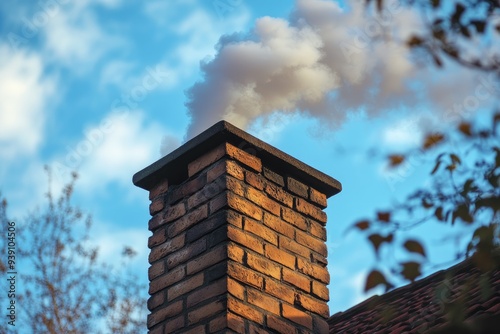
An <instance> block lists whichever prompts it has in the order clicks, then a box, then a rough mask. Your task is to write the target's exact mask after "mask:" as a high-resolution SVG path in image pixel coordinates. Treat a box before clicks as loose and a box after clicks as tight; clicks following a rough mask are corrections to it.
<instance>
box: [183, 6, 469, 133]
mask: <svg viewBox="0 0 500 334" xmlns="http://www.w3.org/2000/svg"><path fill="white" fill-rule="evenodd" d="M350 3H351V5H350V7H349V8H347V9H344V8H341V7H340V6H339V5H338V4H337V3H336V2H333V1H328V0H297V1H296V5H295V9H294V11H293V12H292V14H291V15H290V17H289V19H288V20H285V19H280V18H272V17H263V18H260V19H258V20H257V21H256V22H255V27H254V29H253V30H252V31H251V32H250V33H248V34H246V35H241V34H239V35H238V34H235V35H231V36H224V37H222V38H221V40H220V41H219V44H218V46H217V54H216V56H215V58H214V59H212V60H210V61H207V62H204V63H202V65H201V71H202V74H203V81H201V82H198V83H196V84H194V85H193V86H192V87H191V88H190V89H189V90H188V91H187V97H188V102H187V103H186V105H187V107H188V109H189V113H190V116H191V124H190V127H189V130H188V134H187V137H188V138H191V137H193V136H195V135H196V134H198V133H200V132H201V131H203V130H205V129H206V128H208V127H209V126H211V125H212V124H213V123H215V122H216V121H218V120H221V119H225V120H227V121H229V122H231V123H233V124H235V125H237V126H239V127H242V128H246V127H247V126H248V125H249V124H250V123H251V122H252V121H254V120H255V119H257V118H259V117H264V118H265V117H269V116H270V115H271V114H273V113H275V112H279V113H283V114H286V113H297V112H301V113H305V114H307V115H309V116H311V117H314V118H316V119H318V120H320V121H321V124H326V125H330V126H332V127H335V126H337V125H339V124H341V123H342V121H343V120H344V119H345V117H346V115H347V113H348V112H350V111H364V112H365V113H366V114H368V115H377V114H380V113H382V112H385V111H388V110H395V109H397V108H398V107H401V106H405V107H414V106H416V105H417V103H419V101H420V100H422V99H423V98H427V97H428V96H430V95H431V94H428V92H430V91H432V90H435V89H436V88H439V86H440V85H442V84H443V82H431V81H430V80H429V76H430V72H429V70H422V69H421V68H418V67H417V65H415V64H416V62H415V59H412V58H411V54H410V51H409V49H408V48H406V47H405V46H404V43H402V42H401V41H404V40H406V38H408V37H409V36H410V35H411V34H413V33H415V32H416V31H417V30H418V29H421V27H422V24H421V23H420V21H419V20H418V15H416V14H413V13H412V12H410V11H409V10H407V9H404V8H402V7H400V6H399V5H398V3H399V1H392V2H391V1H389V6H388V9H387V10H386V11H385V12H384V13H383V15H382V16H381V17H379V18H378V19H375V18H374V17H373V16H367V15H366V7H365V1H351V2H350ZM415 82H417V83H420V84H415ZM410 83H412V84H410ZM446 84H447V85H448V86H449V85H450V82H446ZM450 90H451V89H450ZM453 91H454V93H453V92H452V95H453V94H455V95H458V96H460V95H459V94H462V92H461V91H460V89H456V88H455V89H454V90H453ZM434 95H436V94H434ZM434 98H436V99H441V98H442V97H441V96H434ZM446 103H448V102H446ZM446 103H444V104H445V105H446Z"/></svg>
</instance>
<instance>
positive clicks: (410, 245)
mask: <svg viewBox="0 0 500 334" xmlns="http://www.w3.org/2000/svg"><path fill="white" fill-rule="evenodd" d="M404 247H405V248H406V250H407V251H408V252H410V253H417V254H420V255H422V256H423V257H426V255H425V250H424V247H423V246H422V244H421V243H420V242H418V241H416V240H407V241H406V242H405V243H404Z"/></svg>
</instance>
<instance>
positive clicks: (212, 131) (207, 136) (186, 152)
mask: <svg viewBox="0 0 500 334" xmlns="http://www.w3.org/2000/svg"><path fill="white" fill-rule="evenodd" d="M223 142H228V143H231V144H232V145H235V146H237V147H240V148H243V149H247V148H251V149H254V150H255V151H256V153H257V154H256V155H257V157H259V158H260V159H261V160H262V162H263V164H264V165H271V166H279V171H280V172H282V173H284V174H285V175H290V176H294V177H295V178H299V179H300V180H302V182H305V183H307V184H308V185H310V186H312V187H313V188H315V189H317V190H318V191H321V192H322V193H324V194H325V195H326V196H328V197H331V196H333V195H335V194H337V193H339V192H340V191H341V190H342V184H341V183H340V182H339V181H337V180H336V179H334V178H332V177H331V176H328V175H326V174H324V173H322V172H320V171H318V170H317V169H315V168H313V167H311V166H309V165H307V164H305V163H303V162H301V161H299V160H297V159H295V158H294V157H292V156H290V155H288V154H286V153H284V152H283V151H281V150H279V149H277V148H275V147H273V146H271V145H269V144H267V143H265V142H263V141H262V140H260V139H258V138H256V137H254V136H252V135H250V134H249V133H247V132H245V131H243V130H241V129H239V128H237V127H236V126H234V125H232V124H231V123H228V122H226V121H220V122H218V123H216V124H214V125H213V126H212V127H210V128H208V129H207V130H205V131H204V132H202V133H201V134H199V135H198V136H196V137H194V138H193V139H191V140H189V141H187V142H186V143H185V144H183V145H181V146H180V147H179V148H177V149H175V150H174V151H172V152H171V153H169V154H167V155H166V156H164V157H163V158H161V159H159V160H157V161H156V162H154V163H152V164H151V165H149V166H148V167H146V168H144V169H142V170H141V171H139V172H137V173H136V174H135V175H134V176H133V178H132V181H133V183H134V185H136V186H138V187H141V188H143V189H146V190H151V189H152V188H153V186H155V185H156V184H157V183H158V182H159V181H160V179H164V178H167V179H169V180H172V179H173V180H177V181H179V180H180V181H182V179H187V168H182V167H181V168H179V166H185V165H187V164H188V163H189V162H191V161H193V160H194V159H196V158H197V157H199V156H200V155H202V154H204V153H206V152H207V151H209V150H211V149H213V148H215V147H216V146H217V145H219V144H221V143H223Z"/></svg>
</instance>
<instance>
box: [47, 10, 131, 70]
mask: <svg viewBox="0 0 500 334" xmlns="http://www.w3.org/2000/svg"><path fill="white" fill-rule="evenodd" d="M96 3H102V4H104V5H106V6H117V5H118V4H119V1H115V0H109V1H106V0H103V1H97V2H96ZM91 4H92V2H90V1H83V2H78V3H75V4H68V5H65V6H61V7H60V8H59V11H58V12H57V13H56V14H55V15H53V16H52V17H50V18H49V19H48V21H47V24H46V26H45V29H44V36H45V44H44V48H45V51H46V56H47V58H49V59H51V60H53V61H54V62H57V63H62V64H63V65H65V66H67V67H71V69H72V70H73V71H74V72H76V73H79V72H82V71H85V70H87V69H89V68H92V65H94V64H95V62H96V61H97V60H98V59H100V58H101V57H102V56H103V55H104V54H105V53H106V52H108V51H109V50H111V49H113V48H116V47H118V46H120V45H123V44H124V43H125V42H124V40H123V39H122V38H121V37H118V36H112V35H110V34H108V33H107V32H106V31H105V30H104V29H103V27H102V26H101V25H100V24H99V22H98V20H97V18H96V15H95V13H94V11H93V8H92V6H91Z"/></svg>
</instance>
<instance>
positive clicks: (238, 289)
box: [227, 277, 245, 300]
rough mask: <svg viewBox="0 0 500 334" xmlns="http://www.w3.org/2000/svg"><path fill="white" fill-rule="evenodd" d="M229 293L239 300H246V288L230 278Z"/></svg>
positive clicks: (228, 283)
mask: <svg viewBox="0 0 500 334" xmlns="http://www.w3.org/2000/svg"><path fill="white" fill-rule="evenodd" d="M227 292H229V293H230V294H231V295H233V296H234V297H236V298H238V299H241V300H244V299H245V287H244V286H243V285H241V284H240V283H238V282H237V281H235V280H233V279H232V278H230V277H228V278H227Z"/></svg>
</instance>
